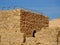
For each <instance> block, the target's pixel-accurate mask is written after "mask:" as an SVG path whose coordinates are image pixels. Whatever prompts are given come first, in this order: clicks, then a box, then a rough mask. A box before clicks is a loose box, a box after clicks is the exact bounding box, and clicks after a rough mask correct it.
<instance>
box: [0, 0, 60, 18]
mask: <svg viewBox="0 0 60 45" xmlns="http://www.w3.org/2000/svg"><path fill="white" fill-rule="evenodd" d="M14 6H16V7H19V8H25V9H29V10H32V11H35V12H39V13H43V14H44V15H46V16H49V18H50V19H53V18H60V0H0V9H1V8H2V7H6V8H4V9H7V7H10V9H12V7H14Z"/></svg>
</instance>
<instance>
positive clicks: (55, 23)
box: [49, 18, 60, 27]
mask: <svg viewBox="0 0 60 45" xmlns="http://www.w3.org/2000/svg"><path fill="white" fill-rule="evenodd" d="M49 27H60V19H59V18H57V19H53V20H50V21H49Z"/></svg>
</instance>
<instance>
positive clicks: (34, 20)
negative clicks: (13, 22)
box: [20, 10, 49, 37]
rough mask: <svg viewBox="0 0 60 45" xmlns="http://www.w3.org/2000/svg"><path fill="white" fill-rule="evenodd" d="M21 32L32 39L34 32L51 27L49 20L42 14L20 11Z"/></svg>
mask: <svg viewBox="0 0 60 45" xmlns="http://www.w3.org/2000/svg"><path fill="white" fill-rule="evenodd" d="M20 13H21V14H20V30H21V32H22V33H25V34H26V36H27V37H32V36H33V33H34V32H37V31H40V30H41V28H43V27H48V26H49V19H48V17H46V16H43V15H41V14H37V13H33V12H29V11H26V10H20Z"/></svg>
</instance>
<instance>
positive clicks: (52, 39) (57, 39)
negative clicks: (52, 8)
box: [0, 10, 60, 45]
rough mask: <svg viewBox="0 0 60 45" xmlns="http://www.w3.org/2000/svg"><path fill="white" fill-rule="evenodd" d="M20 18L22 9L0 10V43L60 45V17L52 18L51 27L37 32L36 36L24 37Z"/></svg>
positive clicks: (2, 44) (12, 44)
mask: <svg viewBox="0 0 60 45" xmlns="http://www.w3.org/2000/svg"><path fill="white" fill-rule="evenodd" d="M20 18H21V17H20V10H12V11H11V10H9V11H0V45H60V19H58V18H56V19H52V20H50V21H49V27H44V28H42V29H41V30H40V31H38V32H36V33H35V37H24V36H25V34H24V33H21V32H20ZM37 21H38V20H37ZM43 22H44V20H43ZM39 26H40V25H39Z"/></svg>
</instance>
